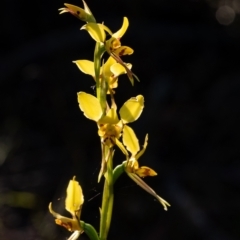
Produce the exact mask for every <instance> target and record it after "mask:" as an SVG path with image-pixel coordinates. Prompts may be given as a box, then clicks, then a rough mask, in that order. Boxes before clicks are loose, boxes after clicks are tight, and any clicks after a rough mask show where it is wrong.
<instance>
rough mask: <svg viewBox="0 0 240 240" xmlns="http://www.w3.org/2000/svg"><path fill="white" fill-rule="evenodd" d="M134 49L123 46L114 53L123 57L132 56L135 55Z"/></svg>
mask: <svg viewBox="0 0 240 240" xmlns="http://www.w3.org/2000/svg"><path fill="white" fill-rule="evenodd" d="M133 52H134V51H133V49H132V48H130V47H128V46H121V47H119V48H117V49H116V50H114V53H115V54H117V55H118V56H120V57H121V56H123V55H131V54H133Z"/></svg>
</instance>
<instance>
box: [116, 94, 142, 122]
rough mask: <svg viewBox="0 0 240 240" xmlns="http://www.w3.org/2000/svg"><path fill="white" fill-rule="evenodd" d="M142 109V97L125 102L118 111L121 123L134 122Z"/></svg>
mask: <svg viewBox="0 0 240 240" xmlns="http://www.w3.org/2000/svg"><path fill="white" fill-rule="evenodd" d="M143 107H144V97H143V96H142V95H138V96H136V97H132V98H130V99H129V100H128V101H126V102H125V103H124V104H123V106H122V107H121V109H120V111H119V113H120V116H121V119H122V121H123V123H124V124H125V123H130V122H134V121H136V120H137V119H138V118H139V116H140V115H141V113H142V110H143Z"/></svg>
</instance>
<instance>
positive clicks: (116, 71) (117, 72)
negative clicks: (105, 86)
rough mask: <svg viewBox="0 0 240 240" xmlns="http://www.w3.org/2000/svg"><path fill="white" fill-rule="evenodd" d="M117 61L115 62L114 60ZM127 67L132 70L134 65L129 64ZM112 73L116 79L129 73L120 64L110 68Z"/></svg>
mask: <svg viewBox="0 0 240 240" xmlns="http://www.w3.org/2000/svg"><path fill="white" fill-rule="evenodd" d="M114 61H115V60H114ZM126 66H127V67H128V68H129V69H131V68H132V64H130V63H128V64H126ZM110 70H111V72H112V73H113V74H114V77H118V76H120V75H122V74H125V73H127V71H126V69H125V68H124V67H123V66H122V65H121V64H119V63H114V64H112V66H111V67H110Z"/></svg>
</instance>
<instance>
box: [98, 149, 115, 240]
mask: <svg viewBox="0 0 240 240" xmlns="http://www.w3.org/2000/svg"><path fill="white" fill-rule="evenodd" d="M108 151H111V152H110V154H109V159H108V160H107V172H106V173H105V182H104V189H103V198H102V209H101V220H100V234H99V237H100V240H106V239H107V235H108V231H109V228H110V224H111V219H112V209H113V199H114V194H113V164H112V160H113V150H112V149H108Z"/></svg>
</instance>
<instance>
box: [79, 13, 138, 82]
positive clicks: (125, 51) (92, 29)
mask: <svg viewBox="0 0 240 240" xmlns="http://www.w3.org/2000/svg"><path fill="white" fill-rule="evenodd" d="M128 26H129V22H128V19H127V17H124V18H123V24H122V27H121V28H120V29H119V30H118V31H117V32H115V33H112V32H111V30H110V29H109V28H107V27H106V26H105V25H103V24H99V23H87V24H86V25H84V26H83V27H82V28H81V29H85V30H87V31H88V32H89V34H90V36H91V37H92V38H93V39H94V40H95V41H96V42H101V43H102V44H104V45H105V49H106V51H107V52H108V53H109V55H110V56H112V57H113V58H114V59H115V60H116V62H118V63H119V64H121V65H122V66H123V67H124V68H125V71H126V73H127V75H128V78H129V80H130V81H131V83H132V85H133V84H134V80H133V77H135V78H136V79H137V80H138V81H139V79H138V77H137V76H136V75H135V74H133V73H132V71H131V69H130V68H129V67H128V66H127V65H126V64H125V63H124V62H123V61H122V59H121V56H123V55H130V54H132V53H133V49H132V48H130V47H128V46H121V42H120V38H121V37H122V36H123V35H124V33H125V32H126V31H127V28H128ZM105 31H106V32H108V34H109V35H110V36H111V38H110V39H108V40H106V34H105Z"/></svg>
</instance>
